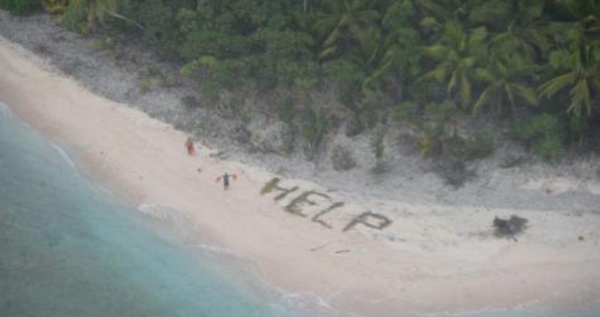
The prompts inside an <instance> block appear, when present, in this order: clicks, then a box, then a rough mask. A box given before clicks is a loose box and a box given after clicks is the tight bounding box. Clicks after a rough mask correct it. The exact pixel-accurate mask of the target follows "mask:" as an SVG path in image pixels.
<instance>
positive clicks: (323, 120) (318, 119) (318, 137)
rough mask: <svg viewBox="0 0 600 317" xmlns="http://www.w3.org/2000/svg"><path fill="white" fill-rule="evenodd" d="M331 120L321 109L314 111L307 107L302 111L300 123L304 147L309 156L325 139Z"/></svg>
mask: <svg viewBox="0 0 600 317" xmlns="http://www.w3.org/2000/svg"><path fill="white" fill-rule="evenodd" d="M330 126H331V122H330V120H329V118H327V116H326V115H325V114H324V113H323V111H322V110H320V111H315V110H313V109H308V110H306V111H305V112H304V122H303V125H302V135H303V136H304V139H305V140H306V141H307V146H306V148H305V151H306V153H307V154H308V155H309V156H311V157H312V156H313V155H314V154H315V151H316V150H317V148H319V146H320V145H321V144H322V143H323V141H324V140H325V135H326V134H327V133H328V132H329V129H330Z"/></svg>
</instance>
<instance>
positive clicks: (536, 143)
mask: <svg viewBox="0 0 600 317" xmlns="http://www.w3.org/2000/svg"><path fill="white" fill-rule="evenodd" d="M560 131H561V127H560V122H559V121H558V119H557V118H556V117H555V116H553V115H550V114H542V115H539V116H537V117H534V118H529V119H525V120H521V121H518V122H517V123H515V125H514V126H513V128H512V131H511V132H512V136H513V137H514V138H516V139H517V140H519V141H521V142H523V143H525V145H526V146H527V147H528V148H529V149H530V150H531V151H532V152H533V153H534V154H536V155H539V156H541V157H544V158H553V157H556V156H558V155H559V154H560V153H562V151H563V143H562V136H561V134H560Z"/></svg>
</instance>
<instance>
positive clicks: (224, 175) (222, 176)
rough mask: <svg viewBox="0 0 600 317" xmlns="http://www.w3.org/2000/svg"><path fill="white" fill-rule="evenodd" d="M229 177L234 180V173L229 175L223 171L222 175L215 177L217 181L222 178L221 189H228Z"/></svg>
mask: <svg viewBox="0 0 600 317" xmlns="http://www.w3.org/2000/svg"><path fill="white" fill-rule="evenodd" d="M229 177H232V178H233V179H234V180H235V179H236V175H235V174H233V175H230V174H227V172H225V173H224V174H223V175H221V176H219V177H217V182H219V181H220V180H221V179H223V189H224V190H228V189H229Z"/></svg>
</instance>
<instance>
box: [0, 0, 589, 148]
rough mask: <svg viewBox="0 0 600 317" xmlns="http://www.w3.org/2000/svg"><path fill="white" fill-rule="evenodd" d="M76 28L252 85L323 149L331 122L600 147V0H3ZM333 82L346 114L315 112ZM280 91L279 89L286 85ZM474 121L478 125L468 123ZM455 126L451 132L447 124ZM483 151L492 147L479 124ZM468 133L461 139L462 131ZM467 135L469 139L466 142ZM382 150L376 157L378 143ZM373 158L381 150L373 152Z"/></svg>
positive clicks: (452, 139) (189, 71) (235, 87)
mask: <svg viewBox="0 0 600 317" xmlns="http://www.w3.org/2000/svg"><path fill="white" fill-rule="evenodd" d="M0 7H2V8H5V9H8V10H10V11H12V12H14V13H18V14H26V13H29V12H32V11H35V10H41V9H43V8H45V9H46V10H48V11H51V12H53V13H56V14H58V15H60V16H61V21H62V23H64V25H66V26H68V27H70V28H72V29H75V30H77V31H80V32H119V34H121V35H124V36H126V37H128V38H139V39H141V41H143V43H145V44H146V45H148V46H150V47H152V48H153V49H155V50H156V51H158V52H160V53H161V54H163V55H164V56H166V57H168V58H170V59H172V60H173V61H174V62H177V63H180V64H181V65H183V66H182V68H181V73H182V74H184V75H186V76H190V77H192V78H195V79H197V80H198V82H199V86H200V87H201V89H202V90H203V94H204V95H205V96H207V97H211V96H212V97H214V98H216V97H217V96H218V92H219V91H221V90H223V89H227V90H230V91H234V92H235V91H243V90H244V89H245V88H247V87H248V85H249V83H257V84H255V85H254V86H252V87H253V89H255V90H257V91H259V92H260V93H263V94H269V93H271V94H273V95H274V96H278V97H277V98H275V99H274V100H275V103H277V104H276V105H274V106H276V107H277V110H278V113H279V116H280V119H281V120H283V121H284V122H289V123H290V124H292V122H298V121H300V122H302V124H301V128H300V130H301V134H302V135H303V136H304V137H305V138H307V139H309V140H310V141H311V142H314V143H315V145H318V143H319V142H322V140H323V137H324V134H326V133H327V131H328V129H330V128H331V126H332V124H333V123H335V122H336V119H343V120H351V121H352V122H353V123H354V125H353V126H354V131H353V132H351V133H360V132H361V131H362V130H364V129H370V128H373V127H375V126H377V125H380V124H385V125H390V124H410V125H412V126H414V127H415V128H416V129H419V130H420V131H421V132H422V135H423V136H422V137H421V139H420V141H419V146H420V147H421V150H422V152H423V153H426V154H430V155H444V153H451V152H452V151H453V149H455V148H456V147H459V146H461V145H462V146H463V147H464V146H465V142H463V141H464V140H463V141H460V142H456V140H457V136H456V135H455V134H456V133H457V132H456V129H452V128H451V127H452V126H453V125H456V122H457V121H461V120H463V119H462V118H469V119H467V120H471V119H472V118H477V117H479V116H485V117H486V118H493V120H496V121H498V122H502V123H503V124H504V125H505V126H507V127H508V129H507V130H508V134H509V135H510V136H512V137H514V138H516V139H518V140H521V141H522V142H523V143H524V144H526V145H527V146H528V147H530V149H531V150H532V151H533V152H534V153H537V154H539V155H541V156H543V157H555V156H558V155H559V154H561V153H564V151H565V149H567V150H577V149H583V148H587V149H592V150H598V151H600V105H599V104H600V95H599V93H600V0H552V1H545V0H528V1H519V0H464V1H462V0H322V1H314V0H303V1H298V0H122V1H116V0H46V1H39V0H0ZM323 89H331V90H332V91H334V92H335V93H336V96H337V100H338V101H339V103H340V104H342V105H343V106H344V108H345V109H344V110H345V111H346V113H347V118H334V117H333V116H334V114H332V112H327V111H322V109H313V108H312V107H311V104H313V103H314V100H311V96H312V95H311V93H310V92H314V91H319V90H323ZM284 92H285V93H284ZM474 126H475V125H474ZM449 127H450V128H449ZM472 129H474V130H473V131H475V132H474V133H473V135H475V136H476V137H475V138H474V139H473V138H472V140H471V141H473V140H474V142H475V150H474V153H477V152H486V151H485V150H483V151H482V150H481V148H482V147H486V145H485V144H486V143H487V142H488V141H486V140H485V139H483V138H482V135H483V134H482V133H478V132H477V129H478V128H476V127H472ZM459 139H460V138H459ZM471 143H473V142H471ZM375 152H377V151H375ZM376 154H377V153H376Z"/></svg>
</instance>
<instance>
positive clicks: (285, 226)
mask: <svg viewBox="0 0 600 317" xmlns="http://www.w3.org/2000/svg"><path fill="white" fill-rule="evenodd" d="M0 101H1V102H4V103H7V104H8V105H9V106H10V107H11V108H12V109H13V110H14V111H15V112H16V113H17V114H18V115H19V116H20V117H21V118H22V119H23V120H25V121H27V122H29V123H30V124H31V125H32V126H34V127H35V128H37V129H39V130H40V131H42V132H43V133H45V134H46V135H48V136H50V137H51V138H53V139H55V140H58V141H59V142H61V144H65V145H66V146H67V148H68V149H69V150H70V151H72V152H73V153H76V155H77V156H78V158H79V159H80V161H81V162H83V167H82V168H84V169H85V170H86V171H87V172H88V173H89V174H90V175H92V177H94V178H97V179H99V180H100V181H102V182H104V183H105V184H107V185H108V186H109V187H110V188H112V190H113V191H114V192H115V193H117V194H118V195H119V196H120V197H121V198H123V199H124V200H125V201H127V202H128V203H131V204H133V205H135V206H138V205H141V204H147V205H160V206H166V207H168V208H171V209H173V210H180V211H183V212H184V213H185V215H186V217H189V219H191V221H193V222H194V223H195V224H196V226H197V227H198V228H199V231H201V232H202V239H204V240H205V241H206V242H207V243H214V244H217V245H220V246H223V247H226V248H228V249H230V250H232V251H233V252H234V253H236V254H239V255H240V256H243V257H245V258H247V259H250V260H251V261H252V262H253V263H255V264H256V266H257V267H258V268H259V271H260V272H261V274H262V277H263V278H265V279H266V280H268V281H269V282H271V283H273V284H274V285H277V286H278V287H281V288H284V289H287V290H290V291H294V292H312V293H315V294H318V295H320V296H322V297H323V298H324V299H325V300H326V301H327V302H329V303H330V304H331V305H333V306H335V307H338V308H342V309H347V310H352V311H356V312H359V313H364V314H366V315H369V316H395V315H398V316H409V315H411V314H418V313H424V312H443V311H452V312H457V311H464V310H479V309H484V308H503V307H509V306H511V307H512V306H517V305H521V306H525V307H528V306H536V307H537V306H540V307H549V308H553V309H568V308H572V307H577V308H581V307H585V306H589V307H594V308H600V269H599V268H600V243H599V241H600V216H599V215H598V214H593V213H583V214H579V215H572V214H569V213H561V212H555V211H553V212H549V211H544V210H499V209H485V208H482V207H479V206H451V207H450V206H442V205H434V204H431V205H427V204H421V205H416V204H408V203H403V202H402V201H376V200H368V201H364V200H363V201H361V202H360V203H358V202H357V201H352V195H351V194H348V193H344V195H343V196H344V197H346V198H345V200H344V202H345V205H344V206H342V207H340V208H337V209H335V210H333V211H331V212H330V213H328V214H326V215H324V216H323V217H322V220H323V221H325V222H326V223H328V224H329V225H331V227H332V228H326V227H325V226H323V225H321V224H319V223H317V222H315V221H313V220H311V218H312V217H313V216H315V215H316V213H318V212H320V211H321V210H323V209H324V208H326V207H328V206H330V205H331V204H332V203H333V202H336V201H341V199H340V198H339V197H341V196H342V195H341V194H336V193H328V192H327V190H326V189H323V188H321V187H320V186H318V185H316V184H312V183H309V182H305V181H301V180H289V179H288V180H285V179H284V180H282V182H281V186H282V187H287V188H289V187H293V186H299V189H298V190H297V191H296V192H294V193H293V194H290V195H289V196H288V197H285V198H284V199H282V200H279V201H277V202H276V201H275V200H274V197H275V196H276V195H277V194H278V193H277V192H272V193H270V194H267V195H263V196H261V195H260V194H259V192H260V190H261V188H262V187H263V185H264V184H265V182H267V181H269V180H270V179H271V178H272V177H275V176H276V175H272V174H270V173H267V172H265V171H262V170H260V169H257V168H253V167H251V166H245V165H242V164H239V163H236V162H230V161H220V160H217V159H215V158H212V157H210V156H209V154H210V153H213V152H215V151H213V150H209V149H207V148H205V147H203V146H202V148H201V150H200V151H199V153H198V155H196V156H195V157H190V156H188V155H187V154H186V152H185V150H184V147H183V143H184V141H185V139H186V137H187V136H186V135H185V134H184V133H182V132H180V131H176V130H174V129H173V128H172V127H170V126H168V125H166V124H164V123H161V122H159V121H156V120H154V119H152V118H150V117H148V116H147V115H146V114H144V113H142V112H139V111H137V110H133V109H131V108H129V107H127V106H126V105H122V104H118V103H115V102H112V101H110V100H107V99H104V98H102V97H99V96H96V95H93V94H91V93H90V92H88V91H86V90H85V89H83V88H81V86H79V85H78V84H77V83H76V82H74V81H73V80H70V79H68V78H65V77H63V76H62V75H60V74H57V73H56V72H53V71H51V69H50V68H49V67H48V66H47V65H45V64H44V63H43V62H42V61H40V60H37V59H36V58H35V57H34V56H32V55H31V54H29V53H28V52H26V51H24V50H23V49H21V48H20V47H17V46H16V45H13V44H12V43H9V42H8V41H6V40H4V39H3V38H0ZM211 151H212V152H211ZM199 168H201V172H198V171H197V170H198V169H199ZM224 171H228V172H232V173H236V174H237V176H238V179H237V180H236V181H233V182H232V185H231V189H230V190H229V191H227V192H225V191H223V189H222V186H221V185H220V184H216V183H215V177H216V176H218V175H219V174H221V173H222V172H224ZM527 186H529V187H526V188H523V190H536V189H542V188H550V189H551V190H554V191H557V192H563V191H569V190H575V189H576V186H575V185H572V184H566V183H565V181H564V180H555V181H552V180H543V181H540V182H533V183H531V184H529V185H527ZM574 186H575V187H574ZM585 186H587V187H586V188H588V191H589V192H591V193H593V194H596V195H598V194H600V193H599V192H598V190H597V189H598V188H600V187H599V185H598V184H597V183H586V185H585ZM313 189H315V190H317V191H319V192H321V193H327V194H328V195H330V196H331V199H326V198H322V197H321V198H319V197H310V199H311V200H314V201H315V202H316V203H315V205H313V206H306V205H304V206H301V207H302V208H301V209H299V210H300V212H302V213H304V214H306V215H307V217H301V216H299V215H294V214H292V213H290V212H287V211H285V210H284V207H285V206H286V205H287V204H289V203H290V202H291V200H292V199H293V198H295V197H297V196H298V194H299V193H301V192H302V191H305V190H313ZM598 199H599V200H598V201H599V204H598V205H599V206H600V197H598ZM367 210H372V211H373V212H375V213H377V214H381V215H385V216H386V217H388V218H389V219H390V220H392V221H393V222H392V224H391V225H390V226H388V227H386V228H384V229H383V230H376V229H372V228H368V227H366V226H362V225H360V224H359V225H357V226H355V227H353V228H351V229H349V230H348V231H345V232H342V229H343V228H344V227H345V226H346V225H348V223H349V222H350V221H352V219H354V217H356V216H357V215H358V214H360V213H362V212H364V211H367ZM513 213H516V214H518V215H520V216H522V217H525V218H528V219H529V220H530V222H531V224H532V226H531V228H529V229H528V230H527V231H526V233H525V234H524V235H522V236H521V237H519V242H513V241H510V240H498V239H495V238H494V237H492V230H491V221H492V220H493V218H494V216H496V215H498V216H502V217H507V216H509V215H511V214H513ZM375 220H376V219H370V221H375ZM579 236H582V237H583V238H584V240H583V241H580V240H579Z"/></svg>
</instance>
